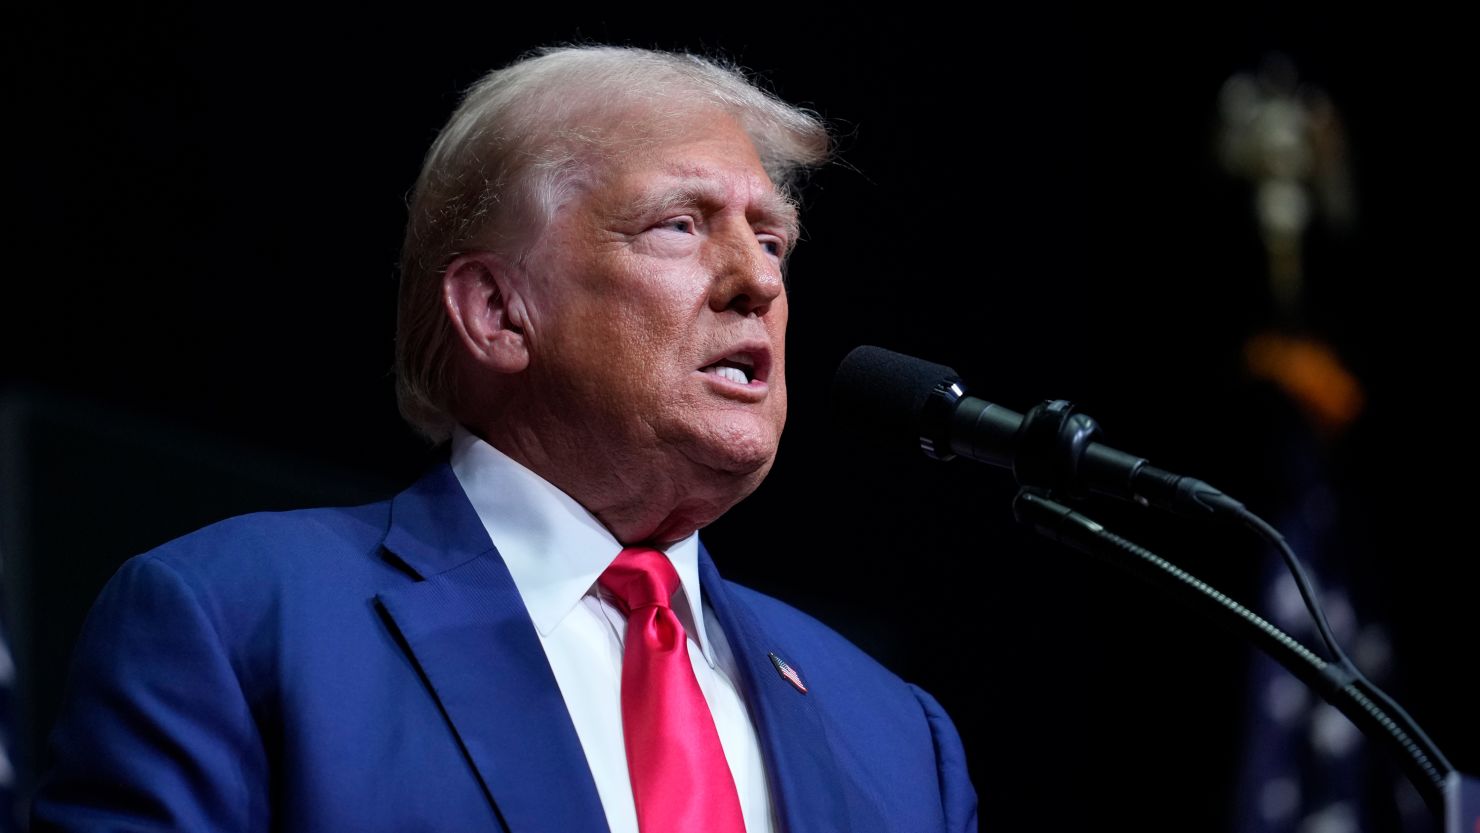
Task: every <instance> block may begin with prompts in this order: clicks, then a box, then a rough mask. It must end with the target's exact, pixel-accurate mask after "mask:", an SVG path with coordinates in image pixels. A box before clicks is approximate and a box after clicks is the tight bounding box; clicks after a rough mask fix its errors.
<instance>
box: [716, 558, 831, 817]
mask: <svg viewBox="0 0 1480 833" xmlns="http://www.w3.org/2000/svg"><path fill="white" fill-rule="evenodd" d="M699 578H700V582H701V583H702V585H703V588H704V596H705V598H706V599H707V600H708V601H709V604H710V606H711V607H713V608H714V613H715V616H716V617H718V618H719V621H720V625H721V627H723V628H724V631H725V638H726V639H727V640H728V641H729V643H730V650H731V653H733V654H734V657H735V663H736V665H737V666H738V667H739V670H740V676H741V680H740V685H741V687H742V689H743V690H744V692H745V695H746V702H747V704H748V705H749V706H750V709H751V718H752V719H753V720H754V721H755V728H756V732H757V734H758V735H759V736H760V740H761V747H762V754H763V755H764V757H765V761H766V772H767V778H768V781H769V783H770V786H771V798H772V800H773V801H774V802H775V803H776V814H777V817H778V819H779V820H780V826H781V829H782V830H784V831H792V832H793V833H796V832H799V831H806V832H807V833H812V831H852V830H857V829H859V828H858V826H857V825H855V824H854V822H853V820H852V819H850V812H849V806H850V803H851V802H850V801H849V800H848V796H847V795H846V794H845V789H847V786H846V785H847V784H848V783H850V782H849V781H848V780H847V779H846V777H845V775H844V773H843V772H842V771H841V770H840V768H839V767H838V763H837V761H836V760H835V759H834V757H833V753H832V750H833V748H834V742H833V741H832V740H831V739H830V738H829V737H828V735H827V730H826V728H825V727H824V726H823V723H822V717H821V715H819V714H818V713H817V698H816V696H814V695H811V694H807V695H804V694H802V693H801V692H800V691H798V690H797V689H796V688H795V687H793V686H792V684H791V683H789V682H787V681H786V680H785V679H784V678H783V677H782V676H781V675H780V673H778V672H777V670H776V667H775V666H774V665H773V664H772V663H771V659H770V652H772V651H776V652H778V653H780V654H781V656H782V659H788V658H789V657H788V656H787V655H786V653H785V651H786V647H785V644H784V643H783V642H780V641H778V640H776V639H775V638H774V637H773V636H772V635H771V634H769V633H768V632H766V631H765V629H764V628H763V627H762V626H761V623H760V622H759V620H757V618H756V617H755V614H754V613H753V611H751V609H750V608H749V607H747V606H746V605H744V604H742V603H741V602H740V601H739V600H738V599H736V598H734V597H732V596H731V595H730V593H729V591H728V590H727V589H726V586H725V583H724V581H723V580H722V579H721V578H720V575H719V571H718V570H717V569H715V566H714V562H713V561H712V560H711V559H710V557H709V553H708V552H707V551H706V550H705V549H704V547H703V545H702V544H701V545H700V547H699ZM800 670H801V671H802V672H803V673H804V674H805V672H806V669H805V668H801V669H800Z"/></svg>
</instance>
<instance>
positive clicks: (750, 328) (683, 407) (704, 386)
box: [524, 116, 796, 502]
mask: <svg viewBox="0 0 1480 833" xmlns="http://www.w3.org/2000/svg"><path fill="white" fill-rule="evenodd" d="M675 135H676V137H675V138H669V139H663V140H658V141H649V142H645V143H642V144H639V145H634V146H632V147H631V148H630V150H629V151H628V152H625V153H623V154H620V155H619V156H618V158H616V159H613V160H610V161H608V162H606V163H604V164H601V165H599V168H598V171H597V175H596V178H595V179H594V181H593V182H592V183H591V187H590V188H588V189H586V190H584V191H582V192H581V193H579V194H578V195H577V196H575V197H574V198H573V199H571V200H570V201H569V202H568V203H567V204H565V205H564V206H563V207H562V208H561V209H560V211H559V212H557V214H556V216H555V217H554V219H553V220H552V221H551V223H550V226H549V227H548V228H547V229H546V231H545V233H544V234H543V235H542V236H541V238H540V239H539V241H538V243H537V244H536V246H535V247H534V250H533V252H532V253H531V254H530V256H529V257H528V259H527V260H526V261H525V268H524V273H525V275H526V276H527V280H526V284H527V286H526V290H525V291H526V296H527V297H528V299H529V300H530V304H529V319H530V320H529V327H528V328H527V333H526V335H527V338H528V341H529V344H530V350H531V358H530V365H529V368H528V372H529V374H530V376H529V382H530V384H531V385H532V386H533V390H534V391H535V392H536V394H537V395H538V396H540V397H542V398H543V400H544V403H543V405H542V410H544V411H545V412H546V413H547V414H548V415H549V417H550V418H551V420H552V421H553V422H554V423H556V424H557V425H558V428H557V427H556V425H551V426H550V427H551V429H552V430H554V431H555V432H557V433H558V432H560V431H565V432H575V435H574V436H573V435H571V434H567V435H566V436H564V437H562V436H558V435H557V436H553V437H546V438H545V440H544V441H545V442H556V443H558V442H562V441H569V442H573V443H574V445H575V446H577V447H582V446H584V447H586V448H590V447H591V446H592V441H595V442H596V443H598V446H597V447H599V449H600V451H599V452H594V454H596V455H597V456H598V457H599V459H592V460H590V463H591V465H615V466H623V465H630V466H653V465H657V466H662V467H665V469H666V471H665V472H664V473H665V474H667V475H670V476H673V477H676V478H678V479H679V482H680V483H682V482H685V480H686V479H687V480H688V481H692V483H693V487H694V488H695V489H703V488H714V487H715V485H716V483H718V484H726V485H725V488H729V489H732V490H734V491H736V492H737V493H736V494H735V495H734V497H733V499H732V500H731V501H730V502H733V501H738V500H739V499H740V498H743V497H744V496H745V495H746V494H749V493H750V491H751V490H753V489H754V488H755V486H756V485H758V484H759V482H760V480H761V479H762V478H763V477H764V476H765V474H766V472H767V471H769V469H770V466H771V462H772V460H773V459H774V457H775V454H776V447H777V443H778V442H779V440H780V436H781V428H782V425H783V423H784V422H785V421H786V382H785V336H786V318H787V305H786V295H785V292H784V288H783V286H782V281H781V264H782V259H783V257H784V256H785V254H786V252H787V250H788V248H789V247H790V246H791V245H792V243H793V242H794V240H793V238H794V235H795V226H796V221H795V215H794V212H793V209H792V208H791V206H790V205H789V204H787V202H786V201H785V200H783V199H782V198H780V197H779V196H778V195H777V193H776V189H775V187H774V186H773V185H772V183H771V180H770V179H769V177H767V175H766V173H765V170H764V169H763V168H762V166H761V163H760V159H759V158H758V156H757V155H756V152H755V149H754V147H753V145H752V144H751V142H750V139H749V138H748V137H747V136H746V134H745V133H744V132H743V131H742V130H741V128H740V127H739V125H738V124H737V123H736V122H735V121H734V120H733V119H730V118H728V117H724V116H711V117H709V118H706V119H695V120H694V121H693V122H692V123H691V125H689V126H688V127H687V128H685V129H683V130H682V131H680V132H678V133H677V134H675Z"/></svg>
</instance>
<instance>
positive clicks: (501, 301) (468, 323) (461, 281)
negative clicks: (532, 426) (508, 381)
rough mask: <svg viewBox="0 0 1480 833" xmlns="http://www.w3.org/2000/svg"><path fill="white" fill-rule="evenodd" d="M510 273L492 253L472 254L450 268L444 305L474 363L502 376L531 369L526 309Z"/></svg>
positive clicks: (444, 279)
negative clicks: (524, 321)
mask: <svg viewBox="0 0 1480 833" xmlns="http://www.w3.org/2000/svg"><path fill="white" fill-rule="evenodd" d="M511 277H512V275H511V272H510V267H509V266H508V265H506V264H505V263H504V262H503V260H502V259H501V258H500V257H499V256H498V255H495V254H493V253H492V252H469V253H467V254H462V255H458V256H457V257H456V258H453V260H452V262H451V263H449V264H447V270H446V271H445V272H444V273H443V275H442V303H443V305H444V306H445V307H446V309H447V317H448V318H449V319H450V320H451V321H452V328H453V330H455V331H456V332H457V334H458V338H459V340H460V341H461V342H462V346H463V350H464V352H466V353H467V355H468V357H469V358H471V359H472V360H473V361H474V362H476V363H478V364H479V365H481V366H483V367H486V368H488V369H489V370H492V371H495V372H497V373H519V372H520V371H522V370H524V369H525V368H526V367H528V366H529V342H528V340H527V339H526V338H525V334H524V329H523V327H521V326H520V321H521V320H522V316H520V315H518V314H517V312H518V309H519V304H520V303H521V301H520V299H519V297H518V295H517V294H516V291H515V282H514V281H513V280H511Z"/></svg>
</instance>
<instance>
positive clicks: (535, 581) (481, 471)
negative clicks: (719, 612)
mask: <svg viewBox="0 0 1480 833" xmlns="http://www.w3.org/2000/svg"><path fill="white" fill-rule="evenodd" d="M452 470H453V472H454V473H455V474H456V475H457V479H458V482H459V483H461V484H462V487H463V491H465V492H467V495H468V498H469V500H471V501H472V504H473V508H474V509H476V510H477V512H478V517H479V519H480V520H482V521H483V526H484V528H485V529H487V530H488V537H489V538H490V539H492V540H493V544H494V546H495V547H497V548H498V551H499V555H501V556H503V559H504V563H505V564H506V565H507V566H508V568H509V574H510V575H511V576H512V577H513V579H514V585H515V587H517V588H518V589H519V595H520V596H521V597H523V599H524V606H525V608H526V609H527V610H528V611H529V618H530V619H531V620H533V622H534V627H535V630H537V631H538V632H539V635H540V644H541V645H543V646H544V649H545V656H546V657H547V658H548V659H549V661H550V668H551V670H553V671H554V672H555V681H556V682H557V683H558V684H559V685H560V694H561V695H562V696H563V697H564V698H565V706H566V708H567V709H569V711H570V718H571V722H572V723H574V724H575V729H576V735H577V737H579V738H580V740H581V747H582V748H583V749H584V750H585V752H586V762H587V764H589V765H590V767H591V775H592V777H593V778H594V779H595V781H596V792H597V793H598V794H599V795H600V796H601V806H602V808H603V809H604V810H605V811H606V821H607V824H608V825H609V826H610V827H611V833H638V831H637V810H636V807H635V805H634V804H633V800H632V782H631V780H630V778H629V776H628V773H627V751H626V747H625V746H624V745H623V740H622V641H623V639H624V637H625V636H626V626H627V619H626V616H624V615H623V614H622V612H621V611H620V609H619V608H617V606H616V605H614V604H613V603H612V602H610V601H608V600H606V599H605V598H603V596H604V595H605V593H604V591H602V590H601V588H600V587H599V586H598V585H597V583H596V580H597V578H599V577H600V576H601V574H602V573H603V572H604V571H605V570H606V568H607V567H608V566H609V565H610V564H611V562H612V561H613V560H614V559H615V558H616V557H617V553H619V552H621V550H622V545H621V544H620V543H619V542H618V541H617V539H616V538H614V537H612V534H611V533H610V532H608V531H607V529H606V527H604V526H602V525H601V522H600V521H598V520H597V519H596V517H595V516H594V515H592V514H591V513H590V512H587V511H586V510H585V508H583V507H582V506H581V505H580V504H579V503H576V501H575V500H574V499H572V498H571V497H570V496H569V495H567V494H565V493H564V492H562V491H560V490H559V489H557V488H556V487H555V486H553V485H551V484H550V483H549V482H547V481H546V480H545V479H544V478H542V477H540V476H539V475H537V474H535V473H534V472H532V471H530V470H529V469H527V468H525V467H524V466H522V465H520V464H519V463H517V462H515V461H514V460H513V459H511V458H510V457H508V456H507V455H505V454H503V453H502V452H500V451H499V450H498V449H496V448H494V447H493V446H491V445H489V444H488V443H486V442H484V441H483V440H481V439H479V438H478V437H475V436H473V435H472V434H471V433H469V432H468V431H467V430H465V429H463V428H460V427H459V428H458V429H457V430H456V431H455V432H454V434H453V439H452ZM663 549H664V551H665V552H666V553H667V555H668V558H669V560H670V561H672V562H673V566H674V568H675V569H676V570H677V571H678V578H679V581H680V583H681V585H682V586H681V587H680V589H679V590H678V592H677V593H675V594H674V596H673V599H672V602H671V604H672V607H673V612H674V613H675V614H676V615H677V616H678V619H679V621H680V622H681V623H682V624H683V627H684V630H685V631H687V633H688V642H689V660H690V661H691V662H692V663H693V666H694V676H695V677H696V678H697V679H698V681H699V688H700V689H701V690H702V691H703V692H704V699H705V700H706V701H708V703H709V711H710V713H711V714H713V716H714V725H715V728H716V729H717V730H718V731H719V740H720V745H721V746H723V747H724V750H725V758H726V759H727V760H728V761H729V764H730V773H731V774H732V775H733V776H734V778H735V787H736V789H737V790H738V791H739V793H740V811H741V813H742V814H743V815H744V816H745V829H746V831H747V833H771V831H772V830H773V829H774V824H773V819H772V808H771V796H770V790H769V788H768V787H767V785H766V771H765V766H764V764H763V763H762V760H761V749H760V741H759V739H758V738H757V736H756V732H755V726H754V724H752V723H751V720H750V713H749V712H748V711H747V709H746V707H745V701H744V699H743V698H742V697H741V695H740V690H739V687H738V686H737V684H736V680H738V679H739V674H738V672H737V669H736V666H735V659H734V656H733V655H732V654H731V653H730V646H729V643H728V642H727V641H726V640H725V634H724V631H723V629H722V628H721V627H720V625H719V622H718V621H716V619H715V617H714V613H713V611H712V610H711V609H710V607H709V606H708V605H707V604H705V603H704V602H703V596H702V594H701V592H700V588H699V538H698V535H697V534H695V535H690V536H689V537H687V538H685V539H683V540H682V541H679V542H677V543H675V544H671V545H669V546H668V547H665V548H663ZM698 610H702V611H703V615H701V616H695V615H694V614H695V611H698Z"/></svg>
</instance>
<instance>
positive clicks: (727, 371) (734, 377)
mask: <svg viewBox="0 0 1480 833" xmlns="http://www.w3.org/2000/svg"><path fill="white" fill-rule="evenodd" d="M704 372H705V373H713V374H714V375H716V376H720V377H723V378H725V379H729V380H730V381H731V382H734V383H736V384H740V385H746V384H750V380H749V379H748V378H746V376H745V371H743V370H741V369H740V368H738V367H725V366H724V365H718V364H715V365H710V366H709V367H706V368H704Z"/></svg>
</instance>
